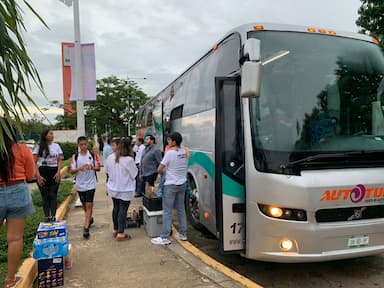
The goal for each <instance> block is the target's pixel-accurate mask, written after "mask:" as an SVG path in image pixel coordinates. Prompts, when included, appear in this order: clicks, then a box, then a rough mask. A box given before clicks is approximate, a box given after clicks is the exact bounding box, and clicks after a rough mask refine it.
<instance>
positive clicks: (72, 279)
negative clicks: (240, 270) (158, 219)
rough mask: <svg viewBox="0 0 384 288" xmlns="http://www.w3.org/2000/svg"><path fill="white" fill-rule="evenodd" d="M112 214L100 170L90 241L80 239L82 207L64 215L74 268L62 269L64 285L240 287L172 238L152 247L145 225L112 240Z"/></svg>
mask: <svg viewBox="0 0 384 288" xmlns="http://www.w3.org/2000/svg"><path fill="white" fill-rule="evenodd" d="M141 203H142V198H135V199H134V200H133V201H132V202H131V206H130V209H129V213H131V212H132V211H133V209H135V210H136V211H138V208H139V206H140V205H141ZM111 213H112V201H111V199H110V197H108V196H106V185H105V175H104V173H103V172H100V173H98V184H97V188H96V194H95V202H94V210H93V216H94V220H95V222H94V224H93V225H92V227H91V229H90V233H91V236H90V238H89V239H88V240H85V239H83V237H82V229H83V228H82V226H83V221H84V212H83V210H82V208H80V207H75V205H72V206H71V207H70V210H69V211H68V213H67V217H66V220H67V229H68V232H69V241H70V243H71V245H72V261H73V266H72V268H71V269H70V270H65V274H64V283H65V287H68V288H69V287H74V288H75V287H76V288H77V287H116V288H119V287H244V286H243V285H242V284H240V282H237V281H236V280H234V279H232V278H230V277H228V276H226V275H225V274H224V273H222V272H220V271H218V270H217V269H213V268H212V266H211V265H208V264H207V263H205V262H204V261H201V260H200V259H204V257H200V256H199V257H196V256H194V255H193V254H192V253H190V252H189V251H188V250H187V249H185V248H184V246H182V245H180V244H179V243H178V241H176V240H175V239H173V240H172V244H170V245H168V246H157V245H153V244H152V243H151V241H150V239H151V238H150V237H149V236H148V235H147V233H146V231H145V229H144V227H143V226H142V227H141V228H128V229H126V231H125V232H126V233H128V234H129V235H131V237H132V238H131V239H130V240H127V241H119V242H118V241H116V240H115V239H114V238H113V237H112V218H111V217H112V216H111ZM183 244H184V243H183ZM187 244H189V243H187ZM198 253H199V252H198ZM247 286H248V285H247Z"/></svg>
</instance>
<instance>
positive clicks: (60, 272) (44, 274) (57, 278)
mask: <svg viewBox="0 0 384 288" xmlns="http://www.w3.org/2000/svg"><path fill="white" fill-rule="evenodd" d="M59 286H64V259H63V257H57V258H52V259H43V260H38V261H37V287H38V288H51V287H59Z"/></svg>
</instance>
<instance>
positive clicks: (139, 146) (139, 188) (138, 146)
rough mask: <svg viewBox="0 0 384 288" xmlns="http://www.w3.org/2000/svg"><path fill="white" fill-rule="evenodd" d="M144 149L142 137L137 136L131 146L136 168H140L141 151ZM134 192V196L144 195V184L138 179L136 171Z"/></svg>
mask: <svg viewBox="0 0 384 288" xmlns="http://www.w3.org/2000/svg"><path fill="white" fill-rule="evenodd" d="M144 149H145V146H144V139H143V138H137V139H136V143H135V146H133V152H135V163H136V167H137V169H139V168H140V162H141V156H142V155H143V151H144ZM135 190H136V193H135V197H140V196H143V195H144V185H143V181H141V179H140V174H139V173H137V176H136V189H135Z"/></svg>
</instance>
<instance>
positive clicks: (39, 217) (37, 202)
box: [0, 181, 73, 280]
mask: <svg viewBox="0 0 384 288" xmlns="http://www.w3.org/2000/svg"><path fill="white" fill-rule="evenodd" d="M72 187H73V184H72V182H71V181H62V182H61V183H60V186H59V192H58V195H57V203H58V205H60V204H61V203H62V202H63V201H64V200H65V199H66V198H67V197H68V195H70V194H71V191H72ZM32 200H33V204H34V206H35V210H36V211H35V213H33V214H32V215H30V216H29V217H28V218H27V222H26V224H25V229H24V246H23V255H22V257H21V261H23V260H24V259H25V258H27V257H29V255H30V253H31V251H32V244H33V240H34V239H35V236H36V230H37V227H38V226H39V223H40V222H41V221H44V212H43V208H42V200H41V195H40V191H39V190H38V189H35V190H33V191H32ZM4 228H5V227H4ZM4 228H3V229H1V231H0V280H1V279H4V278H5V276H6V271H7V252H8V251H7V249H8V246H7V240H6V238H5V237H6V235H5V229H4Z"/></svg>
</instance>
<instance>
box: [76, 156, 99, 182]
mask: <svg viewBox="0 0 384 288" xmlns="http://www.w3.org/2000/svg"><path fill="white" fill-rule="evenodd" d="M88 152H89V154H91V157H92V162H93V167H96V160H95V153H93V151H91V150H88ZM78 158H79V151H77V152H76V153H75V163H76V168H77V159H78ZM94 172H95V177H96V181H97V173H96V171H94ZM75 180H76V176H75Z"/></svg>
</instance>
